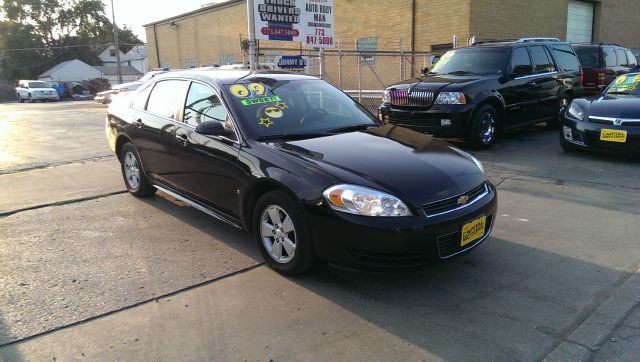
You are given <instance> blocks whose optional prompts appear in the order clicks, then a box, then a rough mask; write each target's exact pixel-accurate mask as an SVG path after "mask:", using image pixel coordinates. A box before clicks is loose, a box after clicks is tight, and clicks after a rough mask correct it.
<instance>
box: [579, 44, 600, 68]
mask: <svg viewBox="0 0 640 362" xmlns="http://www.w3.org/2000/svg"><path fill="white" fill-rule="evenodd" d="M574 50H575V51H576V55H577V56H578V59H579V60H580V65H582V69H590V68H598V47H577V48H575V49H574Z"/></svg>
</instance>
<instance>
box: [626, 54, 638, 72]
mask: <svg viewBox="0 0 640 362" xmlns="http://www.w3.org/2000/svg"><path fill="white" fill-rule="evenodd" d="M627 59H629V66H630V67H633V68H636V67H638V59H636V56H635V55H633V53H632V52H630V51H628V50H627Z"/></svg>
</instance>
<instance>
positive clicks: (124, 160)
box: [120, 142, 156, 197]
mask: <svg viewBox="0 0 640 362" xmlns="http://www.w3.org/2000/svg"><path fill="white" fill-rule="evenodd" d="M120 169H121V171H122V177H123V178H124V184H125V186H127V190H129V192H130V193H131V194H132V195H133V196H136V197H146V196H151V195H153V194H155V193H156V188H155V187H153V185H151V184H150V183H149V180H147V176H146V174H145V172H144V169H143V168H142V163H141V162H140V156H138V151H137V150H136V148H135V147H134V146H133V145H132V144H131V143H129V142H127V143H125V144H124V146H122V150H121V151H120Z"/></svg>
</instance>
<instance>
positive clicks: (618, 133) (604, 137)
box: [600, 129, 627, 143]
mask: <svg viewBox="0 0 640 362" xmlns="http://www.w3.org/2000/svg"><path fill="white" fill-rule="evenodd" d="M600 140H601V141H609V142H621V143H624V142H627V131H622V130H619V129H602V130H600Z"/></svg>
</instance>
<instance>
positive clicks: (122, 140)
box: [114, 134, 142, 161]
mask: <svg viewBox="0 0 640 362" xmlns="http://www.w3.org/2000/svg"><path fill="white" fill-rule="evenodd" d="M127 142H130V143H131V144H133V142H132V141H131V138H129V137H128V136H126V135H124V134H121V135H118V138H117V139H116V146H115V150H114V152H115V154H116V157H117V158H118V161H122V160H121V159H120V153H121V152H122V147H123V146H124V145H125V143H127ZM141 161H142V160H141Z"/></svg>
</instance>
